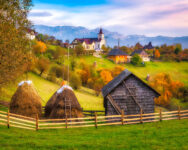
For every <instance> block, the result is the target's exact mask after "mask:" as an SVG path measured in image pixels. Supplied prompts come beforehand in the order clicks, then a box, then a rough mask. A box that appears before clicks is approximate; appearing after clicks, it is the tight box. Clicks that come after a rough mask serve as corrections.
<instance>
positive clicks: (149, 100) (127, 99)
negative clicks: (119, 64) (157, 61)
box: [106, 75, 157, 115]
mask: <svg viewBox="0 0 188 150" xmlns="http://www.w3.org/2000/svg"><path fill="white" fill-rule="evenodd" d="M125 84H126V85H127V87H129V88H131V89H130V90H131V91H132V92H133V93H135V95H136V99H137V102H138V103H139V104H140V106H141V107H142V109H143V112H144V113H153V112H154V98H155V97H156V96H157V95H156V93H155V92H153V91H152V90H151V89H150V88H148V87H147V86H146V85H144V84H143V83H142V82H141V81H140V80H138V79H137V78H135V77H134V76H132V75H131V76H130V77H128V78H127V79H126V80H125ZM110 95H111V96H112V98H113V99H114V101H115V102H116V103H117V105H118V106H119V107H120V108H121V109H123V110H124V113H125V114H126V115H130V114H138V113H140V108H139V106H138V105H137V104H136V103H135V101H134V99H133V98H132V97H131V96H130V94H129V92H128V90H127V89H126V88H125V86H124V84H123V82H122V83H121V84H120V85H118V86H117V87H116V88H115V89H114V90H113V91H112V92H111V93H110ZM115 114H117V112H116V111H115V109H114V108H113V107H112V105H111V104H110V102H109V101H108V100H107V103H106V115H115Z"/></svg>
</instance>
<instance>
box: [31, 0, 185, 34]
mask: <svg viewBox="0 0 188 150" xmlns="http://www.w3.org/2000/svg"><path fill="white" fill-rule="evenodd" d="M33 4H34V7H33V9H32V10H31V12H30V15H29V19H30V20H31V21H32V22H33V23H34V24H42V25H48V26H63V25H72V26H84V27H87V28H89V29H94V28H97V27H104V28H105V29H108V30H110V31H115V32H119V33H121V34H123V35H130V34H141V35H147V36H156V35H166V36H184V35H188V0H157V1H154V0H34V1H33Z"/></svg>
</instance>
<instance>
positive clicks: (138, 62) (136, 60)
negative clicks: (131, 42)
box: [131, 54, 142, 65]
mask: <svg viewBox="0 0 188 150" xmlns="http://www.w3.org/2000/svg"><path fill="white" fill-rule="evenodd" d="M131 63H132V64H133V65H141V63H142V58H141V57H140V56H139V55H138V54H134V56H133V57H132V58H131Z"/></svg>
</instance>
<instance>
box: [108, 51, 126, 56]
mask: <svg viewBox="0 0 188 150" xmlns="http://www.w3.org/2000/svg"><path fill="white" fill-rule="evenodd" d="M122 55H123V56H127V54H126V53H125V52H123V51H122V50H120V49H112V50H111V51H110V52H109V53H108V56H122Z"/></svg>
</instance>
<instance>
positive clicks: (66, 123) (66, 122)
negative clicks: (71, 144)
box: [65, 115, 68, 129]
mask: <svg viewBox="0 0 188 150" xmlns="http://www.w3.org/2000/svg"><path fill="white" fill-rule="evenodd" d="M65 125H66V129H67V128H68V120H67V115H66V118H65Z"/></svg>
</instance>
